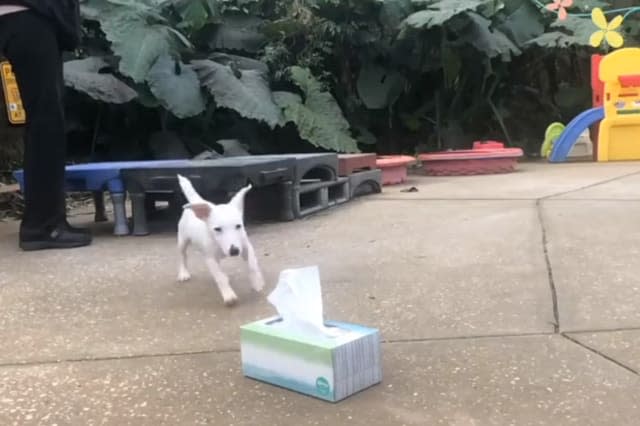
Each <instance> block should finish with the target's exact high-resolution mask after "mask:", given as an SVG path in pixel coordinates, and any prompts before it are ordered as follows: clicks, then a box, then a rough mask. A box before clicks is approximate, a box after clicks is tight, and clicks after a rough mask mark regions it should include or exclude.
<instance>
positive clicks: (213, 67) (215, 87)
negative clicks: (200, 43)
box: [191, 60, 282, 128]
mask: <svg viewBox="0 0 640 426" xmlns="http://www.w3.org/2000/svg"><path fill="white" fill-rule="evenodd" d="M191 64H192V65H193V67H194V70H195V71H196V73H197V74H198V77H199V78H200V82H201V84H202V85H203V86H204V87H205V88H206V89H207V90H208V91H209V93H210V94H211V95H212V96H213V98H214V100H215V102H216V104H217V105H218V106H220V107H223V108H229V109H233V110H235V111H237V112H238V113H239V114H240V115H241V116H243V117H246V118H251V119H254V120H259V121H262V122H264V123H267V124H268V125H269V127H271V128H274V127H275V126H276V125H278V123H280V122H281V120H282V113H281V111H280V108H278V106H277V105H276V104H275V103H274V100H273V96H272V93H271V89H270V88H269V84H268V83H267V81H266V80H265V78H264V76H263V74H262V73H260V72H258V71H254V70H244V71H241V70H237V71H236V73H237V74H236V73H234V70H233V69H231V67H228V66H226V65H222V64H219V63H217V62H213V61H210V60H199V61H193V62H191Z"/></svg>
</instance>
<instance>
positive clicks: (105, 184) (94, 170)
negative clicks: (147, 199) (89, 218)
mask: <svg viewBox="0 0 640 426" xmlns="http://www.w3.org/2000/svg"><path fill="white" fill-rule="evenodd" d="M188 164H190V161H189V160H162V161H122V162H107V163H86V164H74V165H70V166H67V167H66V171H65V189H66V191H67V192H93V193H94V199H95V200H96V220H100V219H101V218H103V217H104V205H103V204H102V201H101V200H102V194H103V193H104V191H109V194H110V196H111V202H112V203H113V212H114V232H113V233H114V234H115V235H128V234H129V226H128V225H127V213H126V208H125V201H126V189H125V187H124V183H123V181H122V178H121V175H120V172H121V171H122V170H125V169H145V168H154V167H185V166H187V165H188ZM13 176H14V177H15V178H16V180H17V181H18V183H19V184H20V188H21V190H22V191H23V192H24V190H25V187H24V171H23V170H17V171H15V172H14V173H13ZM96 196H99V198H96ZM100 210H102V211H100Z"/></svg>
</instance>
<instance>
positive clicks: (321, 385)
mask: <svg viewBox="0 0 640 426" xmlns="http://www.w3.org/2000/svg"><path fill="white" fill-rule="evenodd" d="M316 390H317V391H318V393H319V394H320V395H322V396H328V395H329V394H330V393H331V386H329V381H328V380H327V379H325V378H324V377H318V378H317V379H316Z"/></svg>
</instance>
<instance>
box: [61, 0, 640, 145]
mask: <svg viewBox="0 0 640 426" xmlns="http://www.w3.org/2000/svg"><path fill="white" fill-rule="evenodd" d="M542 6H544V4H541V3H540V2H539V1H537V0H509V1H506V0H85V1H83V2H82V11H83V16H84V29H85V38H84V42H83V46H82V48H81V49H80V50H79V52H78V55H77V57H76V58H74V59H73V60H71V61H69V62H67V63H66V65H65V83H66V85H67V86H68V87H70V88H72V89H74V90H75V91H76V92H80V93H82V94H85V95H87V96H86V99H87V102H91V103H93V104H94V105H95V104H96V103H97V104H98V105H99V107H98V108H97V110H98V111H101V112H100V114H107V113H106V112H105V111H108V114H107V115H108V117H106V116H105V117H102V118H100V119H99V120H96V121H95V123H88V124H86V125H87V126H94V127H95V126H98V127H100V128H101V129H103V130H105V128H106V127H107V123H111V121H109V120H112V116H125V117H127V116H131V114H132V112H131V111H132V109H133V110H136V111H137V112H136V114H138V115H140V116H144V117H148V116H149V114H147V112H145V111H151V112H152V114H151V116H155V117H156V118H157V120H152V119H146V121H139V122H132V121H131V120H130V122H128V123H129V124H127V125H128V126H133V129H132V130H131V133H134V134H135V135H136V136H135V138H137V139H136V141H135V144H138V142H139V140H140V139H144V138H148V137H149V134H150V133H153V132H155V131H157V130H168V129H169V128H170V129H172V130H173V131H174V132H175V133H176V134H179V135H180V137H181V138H182V140H183V142H184V143H185V145H188V146H190V151H199V150H202V149H205V148H211V147H213V148H219V147H218V145H220V144H216V141H217V140H220V139H236V138H237V139H243V138H244V139H251V138H253V140H251V141H248V140H243V141H242V142H243V143H246V144H247V145H248V146H250V147H252V149H253V150H254V151H256V152H265V151H273V150H278V149H286V150H301V151H303V150H308V149H322V150H331V151H339V152H355V151H358V149H359V148H363V149H368V150H376V151H377V152H381V153H382V152H399V151H407V152H413V151H415V150H432V149H442V148H456V147H463V146H468V145H469V144H470V143H471V141H472V140H474V139H477V138H497V139H503V140H506V141H507V142H508V143H510V144H520V145H525V146H528V145H531V147H532V149H531V151H539V150H538V147H537V146H535V145H536V144H538V145H539V142H540V139H541V138H540V137H539V135H540V134H541V133H542V130H543V129H544V128H545V127H546V125H547V124H548V123H549V122H551V121H558V120H560V121H562V120H564V121H567V119H568V118H571V117H570V114H573V113H575V112H578V111H579V110H580V108H584V107H586V106H588V105H586V104H584V102H585V101H584V99H587V100H588V97H585V96H584V92H585V90H588V88H589V61H588V56H589V54H590V53H591V52H592V50H591V49H590V48H589V47H587V46H588V41H589V36H590V34H591V33H592V32H593V31H594V27H593V24H592V23H591V21H590V19H589V17H588V13H589V11H590V10H591V9H590V8H591V7H596V6H599V7H603V8H605V9H607V8H609V7H610V6H613V4H609V2H605V1H602V0H574V4H573V7H571V8H570V9H569V11H568V12H569V17H568V19H567V20H564V21H559V20H558V19H557V16H556V15H555V14H553V13H551V12H550V11H548V10H547V9H545V8H544V7H542ZM585 14H587V16H584V15H585ZM637 22H638V21H637V20H632V19H628V20H627V21H626V22H625V29H624V34H625V38H626V39H627V41H626V42H627V45H629V46H632V45H634V43H636V42H637V38H638V34H640V25H638V23H637ZM100 105H102V106H104V105H108V106H109V107H108V108H103V107H101V106H100ZM72 108H76V107H72ZM124 111H126V112H124ZM107 119H108V120H107ZM156 121H157V122H156ZM96 123H97V124H96ZM109 125H111V124H109ZM127 128H128V127H127ZM249 128H251V129H254V130H255V131H253V130H252V132H253V134H255V135H254V136H247V134H248V133H251V132H248V131H247V132H245V130H241V129H249ZM105 131H106V130H105ZM94 133H95V134H96V135H98V133H99V132H98V131H96V132H94ZM292 135H293V136H294V137H293V139H292V138H291V136H292ZM98 136H99V135H98ZM132 138H133V137H132ZM95 139H96V137H94V142H95ZM97 139H100V137H97ZM103 139H104V138H103ZM289 139H292V140H289ZM194 140H195V142H193V141H194ZM133 145H134V141H132V142H131V146H133ZM136 146H137V145H136ZM141 155H142V154H141Z"/></svg>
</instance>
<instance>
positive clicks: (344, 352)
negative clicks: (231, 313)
mask: <svg viewBox="0 0 640 426" xmlns="http://www.w3.org/2000/svg"><path fill="white" fill-rule="evenodd" d="M325 325H326V326H327V327H331V328H336V329H338V330H339V333H336V335H335V336H331V337H327V336H323V335H320V334H313V333H312V334H307V333H301V332H298V331H292V330H290V329H288V328H285V327H283V326H282V321H281V319H280V318H279V317H277V316H276V317H272V318H267V319H264V320H260V321H256V322H253V323H251V324H247V325H244V326H242V327H241V329H240V350H241V354H242V370H243V373H244V375H245V376H247V377H250V378H253V379H256V380H260V381H263V382H266V383H270V384H273V385H276V386H280V387H283V388H286V389H290V390H293V391H296V392H300V393H303V394H306V395H310V396H314V397H317V398H320V399H324V400H326V401H332V402H337V401H340V400H342V399H344V398H347V397H348V396H350V395H353V394H354V393H357V392H359V391H361V390H363V389H366V388H368V387H370V386H373V385H375V384H377V383H380V382H381V381H382V362H381V351H380V333H379V331H378V330H376V329H373V328H368V327H363V326H360V325H355V324H348V323H341V322H334V321H327V322H326V323H325Z"/></svg>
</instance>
